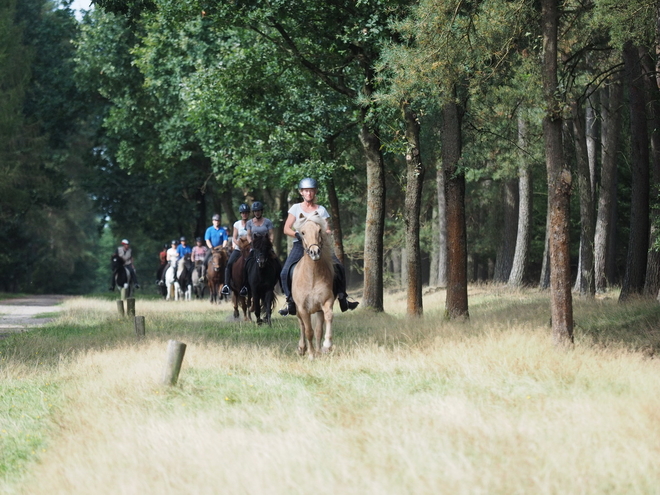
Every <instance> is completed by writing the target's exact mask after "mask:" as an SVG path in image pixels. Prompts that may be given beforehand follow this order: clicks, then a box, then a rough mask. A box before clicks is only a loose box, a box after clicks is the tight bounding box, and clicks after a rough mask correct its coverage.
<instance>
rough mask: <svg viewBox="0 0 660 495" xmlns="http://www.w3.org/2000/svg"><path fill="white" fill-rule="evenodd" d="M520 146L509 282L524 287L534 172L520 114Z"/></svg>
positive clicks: (524, 123) (511, 284)
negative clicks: (516, 204)
mask: <svg viewBox="0 0 660 495" xmlns="http://www.w3.org/2000/svg"><path fill="white" fill-rule="evenodd" d="M518 147H519V148H520V149H521V150H522V152H521V153H520V166H519V167H518V230H517V233H516V250H515V253H514V255H513V263H512V264H511V272H510V273H509V281H508V284H509V286H510V287H522V285H523V280H524V277H525V266H526V265H527V253H528V251H529V238H530V226H531V217H532V173H531V170H530V167H529V163H528V160H527V154H526V152H525V151H526V150H527V125H526V122H525V119H524V118H523V117H522V116H520V115H519V116H518Z"/></svg>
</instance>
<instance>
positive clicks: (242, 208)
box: [238, 203, 250, 213]
mask: <svg viewBox="0 0 660 495" xmlns="http://www.w3.org/2000/svg"><path fill="white" fill-rule="evenodd" d="M238 212H239V213H249V212H250V207H249V206H248V205H246V204H245V203H243V204H241V206H239V207H238Z"/></svg>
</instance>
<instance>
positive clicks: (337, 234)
mask: <svg viewBox="0 0 660 495" xmlns="http://www.w3.org/2000/svg"><path fill="white" fill-rule="evenodd" d="M327 191H328V202H329V203H330V217H331V218H332V236H333V238H334V240H335V254H336V255H337V258H338V259H339V261H341V264H342V265H343V264H345V261H344V240H343V239H344V234H343V232H342V230H341V218H340V216H339V198H337V189H335V181H334V179H329V180H328V187H327Z"/></svg>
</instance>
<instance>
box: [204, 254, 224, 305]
mask: <svg viewBox="0 0 660 495" xmlns="http://www.w3.org/2000/svg"><path fill="white" fill-rule="evenodd" d="M228 258H229V257H228V256H227V251H226V250H225V249H224V248H222V247H220V246H216V247H214V248H213V251H212V254H211V258H210V259H209V264H208V265H207V266H206V278H207V279H208V286H209V291H210V293H211V299H210V301H211V303H219V302H220V297H219V296H220V289H221V288H222V286H223V285H224V283H225V267H226V266H227V259H228Z"/></svg>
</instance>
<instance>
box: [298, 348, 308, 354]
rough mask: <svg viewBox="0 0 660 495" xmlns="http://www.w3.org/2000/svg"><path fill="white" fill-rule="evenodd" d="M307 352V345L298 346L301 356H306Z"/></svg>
mask: <svg viewBox="0 0 660 495" xmlns="http://www.w3.org/2000/svg"><path fill="white" fill-rule="evenodd" d="M305 352H307V348H306V347H298V354H300V355H301V356H304V355H305Z"/></svg>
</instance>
